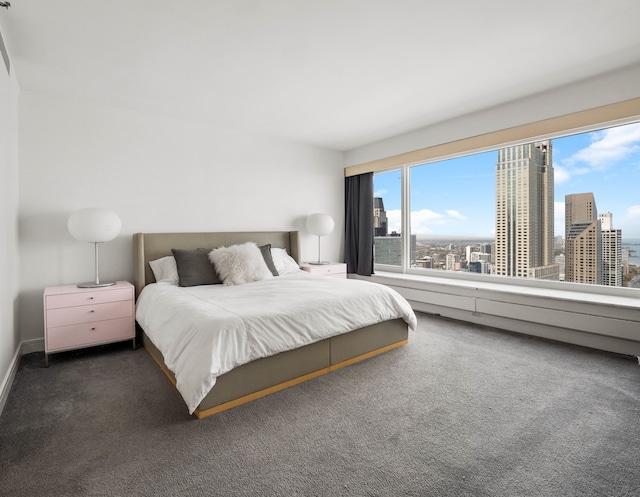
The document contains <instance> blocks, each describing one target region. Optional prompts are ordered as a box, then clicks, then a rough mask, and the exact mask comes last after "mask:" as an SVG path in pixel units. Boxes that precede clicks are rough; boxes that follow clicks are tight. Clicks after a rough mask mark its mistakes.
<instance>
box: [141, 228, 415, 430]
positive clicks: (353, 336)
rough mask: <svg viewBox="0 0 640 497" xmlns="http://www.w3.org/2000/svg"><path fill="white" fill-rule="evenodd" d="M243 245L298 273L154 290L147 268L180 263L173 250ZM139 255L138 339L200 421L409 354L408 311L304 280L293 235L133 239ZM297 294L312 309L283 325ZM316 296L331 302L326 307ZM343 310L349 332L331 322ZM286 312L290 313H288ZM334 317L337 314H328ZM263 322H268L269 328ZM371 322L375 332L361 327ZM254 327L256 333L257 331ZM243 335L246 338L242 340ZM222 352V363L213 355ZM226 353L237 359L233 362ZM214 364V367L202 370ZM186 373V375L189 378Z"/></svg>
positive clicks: (392, 300) (361, 290) (381, 290)
mask: <svg viewBox="0 0 640 497" xmlns="http://www.w3.org/2000/svg"><path fill="white" fill-rule="evenodd" d="M248 242H250V243H248ZM243 244H244V245H253V244H255V245H257V246H260V247H261V248H262V249H264V248H265V247H269V251H271V250H273V254H274V258H275V254H276V253H279V254H280V253H284V254H285V257H286V255H288V256H289V259H291V260H292V261H295V263H294V266H295V269H296V270H295V271H289V270H287V273H288V274H284V272H283V270H282V269H280V271H281V272H283V274H282V275H281V276H276V275H277V274H278V273H277V271H276V272H273V274H274V277H272V278H271V277H269V278H264V281H256V282H251V283H248V284H245V285H227V284H224V285H197V286H190V287H188V288H182V287H181V286H180V285H177V284H167V283H166V282H165V281H161V282H156V279H155V276H154V271H153V270H152V268H151V265H150V262H151V263H155V264H157V261H161V260H165V259H169V256H173V255H177V252H173V250H175V249H179V250H184V251H194V250H196V249H201V248H206V250H209V249H214V248H219V247H222V248H223V249H224V248H228V247H238V246H241V245H243ZM133 252H134V284H135V292H136V299H137V303H136V319H137V324H138V334H139V336H138V338H139V340H140V342H141V343H142V344H143V346H144V348H145V349H146V350H147V352H148V353H149V354H150V355H151V357H152V358H153V360H154V361H155V362H156V363H157V364H158V366H159V367H160V368H161V369H162V371H163V372H164V373H165V374H166V376H167V377H168V378H169V379H170V380H171V382H172V383H173V384H174V386H175V387H176V388H177V389H178V390H179V391H180V393H181V395H182V397H183V399H184V400H185V403H186V404H187V407H188V411H189V412H190V413H192V414H194V415H195V416H196V417H198V418H204V417H207V416H210V415H212V414H216V413H218V412H221V411H224V410H226V409H229V408H232V407H235V406H238V405H241V404H243V403H246V402H249V401H251V400H254V399H257V398H260V397H262V396H265V395H268V394H270V393H274V392H277V391H279V390H282V389H284V388H288V387H290V386H293V385H295V384H298V383H300V382H303V381H306V380H309V379H312V378H315V377H317V376H319V375H322V374H325V373H328V372H330V371H334V370H336V369H339V368H342V367H344V366H348V365H350V364H353V363H356V362H358V361H361V360H364V359H367V358H369V357H373V356H375V355H378V354H381V353H383V352H386V351H389V350H392V349H394V348H397V347H400V346H402V345H405V344H406V343H408V334H409V329H412V328H415V325H416V321H415V319H416V318H415V314H414V313H413V311H412V310H411V308H410V306H409V304H408V303H407V302H406V301H405V300H404V299H403V298H402V297H400V296H399V295H398V294H397V293H396V292H394V291H392V290H389V289H388V288H387V287H383V286H381V285H377V284H374V283H367V282H363V281H356V280H346V279H342V280H340V281H338V280H332V279H331V278H325V277H319V276H313V275H310V274H308V273H306V272H304V271H301V270H299V269H298V268H297V265H298V264H299V263H300V241H299V233H298V232H297V231H269V232H211V233H137V234H134V235H133ZM265 260H266V256H265ZM154 267H156V266H154ZM220 267H222V266H220ZM270 267H271V266H270ZM216 268H218V266H217V265H216ZM272 269H274V268H272ZM331 280H332V281H331ZM366 285H368V286H366ZM369 291H372V292H373V293H374V294H380V297H379V298H382V299H383V301H382V303H380V304H376V305H374V306H371V305H368V304H367V305H365V304H364V303H363V302H364V299H365V298H368V297H366V294H367V293H368V292H369ZM282 292H283V293H282ZM248 294H253V295H254V296H258V299H257V300H254V302H253V303H252V304H250V305H246V304H245V303H244V300H242V299H244V298H245V295H248ZM293 294H298V295H306V296H307V298H309V297H310V296H313V300H314V303H313V305H310V304H308V303H307V304H303V303H300V304H297V303H296V304H295V306H298V305H299V307H295V309H293V304H290V303H287V309H288V310H287V313H286V314H291V315H292V317H289V316H286V319H285V316H283V313H279V311H278V307H279V302H284V301H287V302H293V300H292V301H289V300H288V299H290V298H292V297H293ZM347 294H351V295H353V296H354V297H356V296H357V298H358V299H359V300H357V299H356V300H357V302H356V303H355V304H354V306H355V310H352V311H349V310H348V309H349V308H348V307H346V306H347V305H348V304H346V303H344V304H343V302H346V301H347V300H349V299H347V298H346V295H347ZM260 296H262V297H263V298H260ZM320 296H325V297H326V298H328V299H329V300H328V301H327V302H326V303H323V302H324V301H323V300H322V299H321V298H320ZM323 298H324V297H323ZM374 298H378V297H377V296H376V297H374ZM331 299H333V300H331ZM172 305H175V307H173V308H172V307H170V306H172ZM304 305H306V306H307V307H306V308H304V307H303V306H304ZM349 305H351V304H349ZM323 306H324V312H322V309H323ZM338 307H339V308H340V312H341V313H343V314H344V315H345V316H346V317H347V319H346V321H347V322H345V323H344V324H343V321H337V319H338V318H337V317H335V316H334V314H336V315H337V314H340V313H339V312H333V309H336V308H338ZM343 307H344V309H343ZM352 307H353V306H352ZM369 308H372V309H371V310H368V309H369ZM373 308H375V309H373ZM289 309H292V310H293V311H294V312H290V313H289ZM296 309H297V311H296ZM301 309H302V310H301ZM328 309H332V312H327V310H328ZM209 312H212V313H218V314H216V316H218V315H219V314H220V313H221V316H222V321H217V322H216V324H211V323H210V322H209V321H207V320H210V319H211V318H210V317H208V313H209ZM313 312H315V313H316V314H311V313H313ZM261 313H264V314H268V315H272V316H270V317H269V319H267V317H265V316H263V315H262V314H261ZM319 313H320V314H319ZM205 314H207V316H206V317H205ZM369 314H370V315H369ZM192 318H195V319H194V322H193V323H192V322H191V321H192ZM216 319H218V318H216ZM296 319H297V320H296ZM223 322H224V324H218V323H223ZM365 322H366V323H368V322H371V323H372V324H366V325H362V324H363V323H365ZM253 327H256V328H259V330H256V331H253ZM218 328H219V329H218ZM316 328H322V329H316ZM213 329H215V331H213ZM239 330H240V331H241V333H240V331H239ZM239 334H243V339H242V340H240V339H239V338H238V335H239ZM244 334H246V335H247V337H246V339H245V337H244ZM265 336H272V337H273V338H274V339H275V344H271V342H270V343H269V345H265V343H263V341H264V337H265ZM246 343H249V345H247V344H246ZM229 344H230V345H229ZM169 345H171V346H169ZM221 345H222V348H223V350H225V352H224V353H220V352H219V351H217V350H216V351H214V352H212V351H211V350H209V347H211V348H215V347H220V346H221ZM189 347H190V350H187V348H189ZM227 349H229V350H232V351H233V354H234V355H233V357H232V358H231V359H230V358H229V355H228V354H227V352H226V350H227ZM176 350H177V351H178V352H176ZM197 356H200V359H196V357H197ZM212 356H213V357H214V359H211V357H212ZM210 360H213V363H211V364H210V363H208V362H207V363H206V364H204V362H206V361H210ZM214 363H215V364H214ZM212 364H214V365H212ZM185 368H186V369H188V370H189V371H187V372H185ZM193 371H197V372H198V374H201V375H203V378H204V379H203V380H202V383H198V381H200V380H193V379H192V378H191V377H192V375H193Z"/></svg>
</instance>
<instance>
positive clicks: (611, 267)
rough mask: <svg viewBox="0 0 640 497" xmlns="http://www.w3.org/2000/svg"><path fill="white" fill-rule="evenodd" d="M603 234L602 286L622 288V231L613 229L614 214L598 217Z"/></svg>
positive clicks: (608, 213)
mask: <svg viewBox="0 0 640 497" xmlns="http://www.w3.org/2000/svg"><path fill="white" fill-rule="evenodd" d="M598 218H599V219H600V233H601V234H602V284H603V285H607V286H622V230H620V229H614V228H613V214H611V213H610V212H606V213H604V214H600V215H599V216H598Z"/></svg>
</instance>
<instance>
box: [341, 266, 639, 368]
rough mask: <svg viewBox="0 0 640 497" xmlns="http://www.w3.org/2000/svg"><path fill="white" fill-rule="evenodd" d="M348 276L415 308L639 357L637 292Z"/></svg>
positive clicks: (415, 277) (528, 283)
mask: <svg viewBox="0 0 640 497" xmlns="http://www.w3.org/2000/svg"><path fill="white" fill-rule="evenodd" d="M349 277H352V278H358V279H365V280H369V281H374V282H376V283H381V284H384V285H386V286H389V287H391V288H394V289H395V290H396V291H398V293H400V294H401V295H402V296H403V297H405V298H406V299H407V300H408V301H409V303H410V304H411V305H412V307H413V308H414V309H415V310H416V311H420V312H426V313H431V314H438V315H441V316H445V317H450V318H453V319H459V320H463V321H469V322H473V323H477V324H482V325H486V326H491V327H496V328H502V329H506V330H510V331H515V332H519V333H525V334H529V335H534V336H539V337H544V338H549V339H553V340H559V341H563V342H568V343H574V344H577V345H583V346H587V347H592V348H597V349H601V350H607V351H611V352H617V353H621V354H628V355H635V356H640V291H639V292H638V294H637V295H633V294H634V293H636V292H635V290H631V289H613V288H612V289H607V290H608V291H607V293H598V287H595V286H591V285H577V284H576V285H573V284H571V288H566V289H565V288H562V289H560V288H555V287H557V286H558V285H556V284H551V285H549V284H548V282H539V281H538V282H536V281H530V280H527V281H524V282H522V281H521V282H520V283H522V284H518V283H517V282H511V281H509V282H493V281H487V280H484V281H483V280H475V279H474V280H470V279H465V278H455V277H452V278H449V277H442V276H428V275H415V274H400V273H391V272H381V271H376V273H375V274H374V275H373V276H370V277H366V276H355V275H350V276H349ZM516 281H517V280H516ZM545 283H546V284H545ZM567 285H570V284H567ZM609 290H612V291H609ZM620 290H623V291H620Z"/></svg>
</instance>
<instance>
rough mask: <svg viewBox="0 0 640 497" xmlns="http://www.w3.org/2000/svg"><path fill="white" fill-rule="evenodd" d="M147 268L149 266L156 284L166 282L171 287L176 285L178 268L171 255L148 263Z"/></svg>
mask: <svg viewBox="0 0 640 497" xmlns="http://www.w3.org/2000/svg"><path fill="white" fill-rule="evenodd" d="M149 266H151V271H152V272H153V276H154V277H155V279H156V283H160V282H167V283H171V284H172V285H177V284H178V281H179V278H178V267H177V266H176V260H175V258H174V257H173V256H172V255H167V256H166V257H161V258H160V259H156V260H155V261H149Z"/></svg>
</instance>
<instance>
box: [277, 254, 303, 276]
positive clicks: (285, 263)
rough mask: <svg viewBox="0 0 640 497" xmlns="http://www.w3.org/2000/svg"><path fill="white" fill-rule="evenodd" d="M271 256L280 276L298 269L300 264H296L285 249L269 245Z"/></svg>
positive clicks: (295, 271)
mask: <svg viewBox="0 0 640 497" xmlns="http://www.w3.org/2000/svg"><path fill="white" fill-rule="evenodd" d="M271 258H272V259H273V265H274V266H275V267H276V271H278V274H279V275H280V276H282V275H285V274H291V273H297V272H298V271H300V266H298V263H297V262H296V261H295V259H294V258H293V257H291V256H290V255H289V254H288V253H287V250H286V249H283V248H273V247H271Z"/></svg>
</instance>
